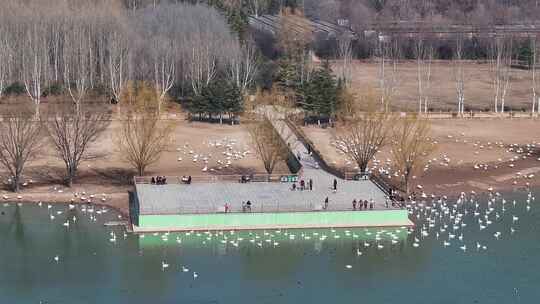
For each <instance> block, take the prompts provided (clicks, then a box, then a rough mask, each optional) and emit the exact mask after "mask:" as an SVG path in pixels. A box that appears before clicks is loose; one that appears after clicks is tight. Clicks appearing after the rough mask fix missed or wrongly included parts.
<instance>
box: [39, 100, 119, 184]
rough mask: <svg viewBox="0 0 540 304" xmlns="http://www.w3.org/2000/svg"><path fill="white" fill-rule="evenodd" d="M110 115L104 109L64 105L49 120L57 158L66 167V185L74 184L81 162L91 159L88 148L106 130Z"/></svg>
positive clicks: (48, 128)
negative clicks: (85, 109)
mask: <svg viewBox="0 0 540 304" xmlns="http://www.w3.org/2000/svg"><path fill="white" fill-rule="evenodd" d="M109 122H110V118H109V117H108V115H107V114H106V113H105V112H100V111H95V110H94V111H82V110H81V108H80V107H67V106H66V107H63V108H61V109H60V110H59V111H57V112H55V113H52V115H50V116H49V117H48V120H47V131H48V135H49V138H50V139H51V142H52V144H53V147H54V149H55V152H56V155H57V157H58V158H59V159H60V160H62V161H63V162H64V165H65V167H66V179H65V181H66V185H67V186H68V187H71V186H72V184H73V180H74V179H75V177H76V176H77V171H78V169H79V165H80V164H81V162H83V161H86V160H89V159H92V158H93V156H91V155H89V153H88V148H89V146H90V145H91V144H93V143H95V142H96V141H97V140H98V138H99V136H100V135H101V134H102V133H103V132H104V131H105V130H106V129H107V126H108V125H109Z"/></svg>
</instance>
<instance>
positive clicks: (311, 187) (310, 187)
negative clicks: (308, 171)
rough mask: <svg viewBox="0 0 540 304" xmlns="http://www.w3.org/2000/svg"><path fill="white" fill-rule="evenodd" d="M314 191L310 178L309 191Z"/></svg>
mask: <svg viewBox="0 0 540 304" xmlns="http://www.w3.org/2000/svg"><path fill="white" fill-rule="evenodd" d="M312 190H313V180H312V179H311V178H310V179H309V191H312Z"/></svg>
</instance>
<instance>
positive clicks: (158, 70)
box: [153, 39, 176, 112]
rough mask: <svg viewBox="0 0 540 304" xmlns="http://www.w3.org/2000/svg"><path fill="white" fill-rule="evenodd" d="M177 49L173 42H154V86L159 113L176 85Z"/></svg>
mask: <svg viewBox="0 0 540 304" xmlns="http://www.w3.org/2000/svg"><path fill="white" fill-rule="evenodd" d="M175 50H176V47H175V42H174V41H172V40H165V41H159V40H157V39H155V40H154V52H153V60H154V86H155V87H156V92H157V95H158V112H161V107H162V104H163V101H164V100H165V97H166V96H167V93H168V92H169V91H170V90H171V88H172V87H173V85H174V80H175V73H176V53H175Z"/></svg>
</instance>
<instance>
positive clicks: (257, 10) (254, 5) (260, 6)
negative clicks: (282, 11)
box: [247, 0, 270, 17]
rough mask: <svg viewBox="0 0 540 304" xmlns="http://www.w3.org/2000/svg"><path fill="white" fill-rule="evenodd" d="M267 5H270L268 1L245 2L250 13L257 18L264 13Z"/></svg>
mask: <svg viewBox="0 0 540 304" xmlns="http://www.w3.org/2000/svg"><path fill="white" fill-rule="evenodd" d="M269 5H270V1H269V0H248V1H247V6H248V8H249V10H250V12H251V13H252V14H253V15H255V16H256V17H259V15H260V14H262V13H264V11H265V10H266V8H267V7H268V6H269Z"/></svg>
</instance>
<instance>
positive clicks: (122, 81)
mask: <svg viewBox="0 0 540 304" xmlns="http://www.w3.org/2000/svg"><path fill="white" fill-rule="evenodd" d="M108 42H109V45H108V54H109V55H108V69H109V88H110V90H111V94H112V97H113V99H114V100H115V101H116V102H119V100H120V96H121V95H122V91H123V89H124V87H125V85H126V82H127V81H128V80H129V74H128V72H129V66H128V64H129V44H128V41H127V38H126V37H124V34H123V33H119V32H117V31H113V32H112V34H111V36H110V37H109V40H108Z"/></svg>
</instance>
